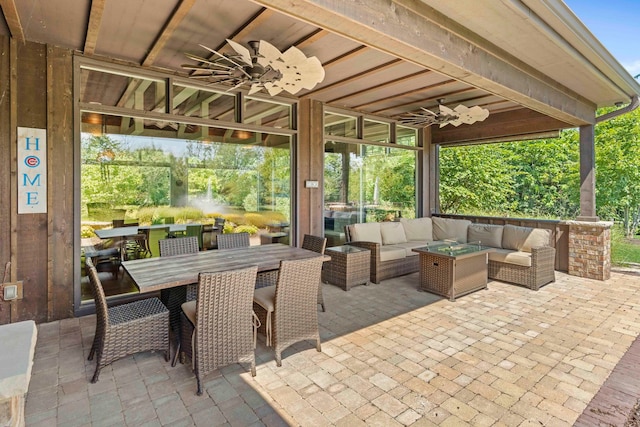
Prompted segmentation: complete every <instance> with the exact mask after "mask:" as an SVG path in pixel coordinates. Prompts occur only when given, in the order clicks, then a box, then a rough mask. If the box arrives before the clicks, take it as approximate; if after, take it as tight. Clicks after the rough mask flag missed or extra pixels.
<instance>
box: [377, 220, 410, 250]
mask: <svg viewBox="0 0 640 427" xmlns="http://www.w3.org/2000/svg"><path fill="white" fill-rule="evenodd" d="M380 234H381V235H382V244H383V245H395V244H396V243H406V242H407V236H405V234H404V227H403V226H402V224H400V223H399V222H383V223H380Z"/></svg>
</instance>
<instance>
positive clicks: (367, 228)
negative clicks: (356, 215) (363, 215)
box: [351, 222, 382, 244]
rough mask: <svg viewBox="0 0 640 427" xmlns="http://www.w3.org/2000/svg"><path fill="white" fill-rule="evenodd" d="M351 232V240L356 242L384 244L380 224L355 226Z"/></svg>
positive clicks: (372, 223)
mask: <svg viewBox="0 0 640 427" xmlns="http://www.w3.org/2000/svg"><path fill="white" fill-rule="evenodd" d="M351 231H352V233H351V240H352V241H354V242H375V243H380V244H382V234H380V223H379V222H367V223H364V224H353V227H352V228H351Z"/></svg>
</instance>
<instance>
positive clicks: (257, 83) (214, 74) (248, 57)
mask: <svg viewBox="0 0 640 427" xmlns="http://www.w3.org/2000/svg"><path fill="white" fill-rule="evenodd" d="M227 43H228V44H229V46H231V48H232V49H233V50H234V51H235V53H232V54H223V53H220V52H218V51H216V50H213V49H211V48H208V47H206V46H204V45H200V47H202V48H204V49H206V50H208V51H209V52H211V53H212V54H213V55H212V56H211V57H210V58H203V57H201V56H198V55H193V54H191V53H185V55H186V56H187V57H188V58H189V59H192V60H194V61H197V62H199V63H200V64H198V65H189V64H184V65H182V68H184V69H187V70H192V71H193V73H192V74H191V77H192V78H197V79H206V80H209V81H211V82H212V83H221V84H227V85H231V88H230V89H229V90H233V89H236V88H238V87H241V86H243V85H247V86H249V87H250V89H249V95H251V94H254V93H256V92H259V91H260V90H262V89H265V90H266V91H267V92H268V93H269V95H271V96H275V95H277V94H279V93H280V92H282V91H283V90H284V91H287V92H289V93H290V94H292V95H295V94H296V93H298V92H299V91H300V90H301V89H313V88H314V87H315V85H317V84H318V83H320V82H321V81H322V80H323V79H324V69H323V68H322V64H321V63H320V60H318V58H316V57H315V56H312V57H309V58H307V57H306V56H305V54H304V53H303V52H302V51H301V50H300V49H298V48H296V47H293V46H292V47H290V48H289V49H287V50H286V51H285V52H280V50H278V48H276V47H275V46H273V45H272V44H271V43H269V42H266V41H264V40H260V41H251V42H249V48H250V50H249V49H247V48H246V47H244V46H242V45H241V44H239V43H237V42H234V41H233V40H229V39H227Z"/></svg>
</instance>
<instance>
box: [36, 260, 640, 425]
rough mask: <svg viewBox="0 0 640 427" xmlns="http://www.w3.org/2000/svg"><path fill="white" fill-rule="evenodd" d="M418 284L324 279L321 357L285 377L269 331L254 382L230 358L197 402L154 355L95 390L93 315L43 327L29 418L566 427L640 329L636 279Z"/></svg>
mask: <svg viewBox="0 0 640 427" xmlns="http://www.w3.org/2000/svg"><path fill="white" fill-rule="evenodd" d="M417 282H418V277H417V274H411V275H408V276H404V277H401V278H397V279H393V280H387V281H384V282H383V283H381V284H379V285H370V286H358V287H355V288H353V289H352V290H351V291H349V292H344V291H342V290H341V289H339V288H337V287H335V286H332V285H323V286H324V287H323V289H324V294H325V301H326V303H327V312H326V313H322V312H321V313H319V319H320V327H321V336H322V353H318V352H316V350H315V348H314V346H313V343H310V342H302V343H299V344H297V345H296V346H294V347H292V348H290V349H289V350H287V351H285V353H284V355H283V365H282V367H280V368H278V367H276V364H275V361H274V358H273V353H272V352H271V351H270V349H268V348H267V347H265V346H264V339H263V337H261V339H262V341H261V342H259V344H258V349H257V350H256V358H257V368H258V373H257V376H256V377H255V378H253V377H251V375H250V374H249V373H248V371H247V367H246V366H241V365H237V364H236V365H231V366H229V367H226V368H223V369H221V370H220V371H218V372H214V373H212V374H210V375H208V376H207V377H205V380H204V385H205V388H206V391H205V393H204V395H203V396H196V393H195V391H196V384H195V378H194V376H193V374H192V373H191V372H190V369H189V367H188V365H178V366H176V367H175V368H172V367H171V366H170V364H169V363H167V362H165V361H164V358H163V357H162V355H161V354H159V353H142V354H138V355H136V356H132V357H127V358H125V359H122V360H120V361H118V362H115V363H114V364H112V365H111V366H110V367H107V368H105V369H103V370H102V373H101V376H100V381H99V382H98V383H97V384H90V383H89V379H90V378H91V374H92V373H93V369H94V365H93V363H92V362H88V361H87V360H86V357H87V355H88V352H89V349H90V347H91V343H92V339H93V333H94V328H95V317H93V316H87V317H83V318H78V319H67V320H63V321H59V322H52V323H47V324H41V325H39V327H38V344H37V348H36V356H35V362H34V366H33V375H32V379H31V384H30V387H29V393H28V395H27V403H26V421H27V425H28V426H51V425H61V426H85V425H86V426H88V425H92V426H110V425H128V426H159V425H163V426H165V425H171V426H174V425H175V426H190V425H197V426H212V425H229V426H254V425H255V426H259V425H267V426H272V425H283V426H284V425H294V426H297V425H300V426H322V425H337V426H349V427H355V426H365V425H366V426H373V425H384V426H394V425H416V426H430V425H441V426H464V425H470V426H494V425H495V426H540V425H545V426H563V425H573V424H574V422H576V420H578V418H579V417H580V416H581V414H582V413H583V412H585V414H586V413H587V412H588V411H585V409H586V408H587V405H588V404H589V403H590V402H591V401H592V398H593V397H594V396H595V395H596V394H597V393H598V391H599V390H600V389H601V387H602V386H603V384H604V383H605V381H606V380H607V378H608V377H609V374H610V373H611V372H612V370H613V369H614V368H615V367H616V365H617V364H618V362H619V361H620V359H621V358H622V357H623V356H624V355H625V353H626V352H627V350H628V349H629V347H630V346H631V344H632V343H633V342H634V340H635V339H636V337H637V336H638V335H639V334H640V276H638V275H635V274H630V273H619V272H614V273H612V278H611V279H610V280H608V281H606V282H599V281H593V280H587V279H581V278H577V277H572V276H568V275H566V274H563V273H557V280H556V282H555V283H552V284H550V285H548V286H545V287H544V288H542V289H541V290H540V291H538V292H533V291H530V290H528V289H525V288H522V287H518V286H514V285H509V284H504V283H500V282H490V283H489V289H488V290H483V291H479V292H475V293H473V294H470V295H467V296H465V297H462V298H460V299H459V300H458V301H456V302H450V301H448V300H446V299H442V298H439V297H436V296H434V295H432V294H429V293H425V292H418V291H417V290H416V288H417ZM627 375H628V374H627ZM612 377H613V376H612ZM633 404H635V401H634V402H630V403H629V407H632V406H633Z"/></svg>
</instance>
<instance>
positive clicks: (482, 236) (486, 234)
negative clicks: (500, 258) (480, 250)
mask: <svg viewBox="0 0 640 427" xmlns="http://www.w3.org/2000/svg"><path fill="white" fill-rule="evenodd" d="M502 228H503V227H502V226H501V225H491V224H471V225H469V228H468V229H467V241H468V242H480V244H482V245H483V246H491V247H492V248H501V247H502Z"/></svg>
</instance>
